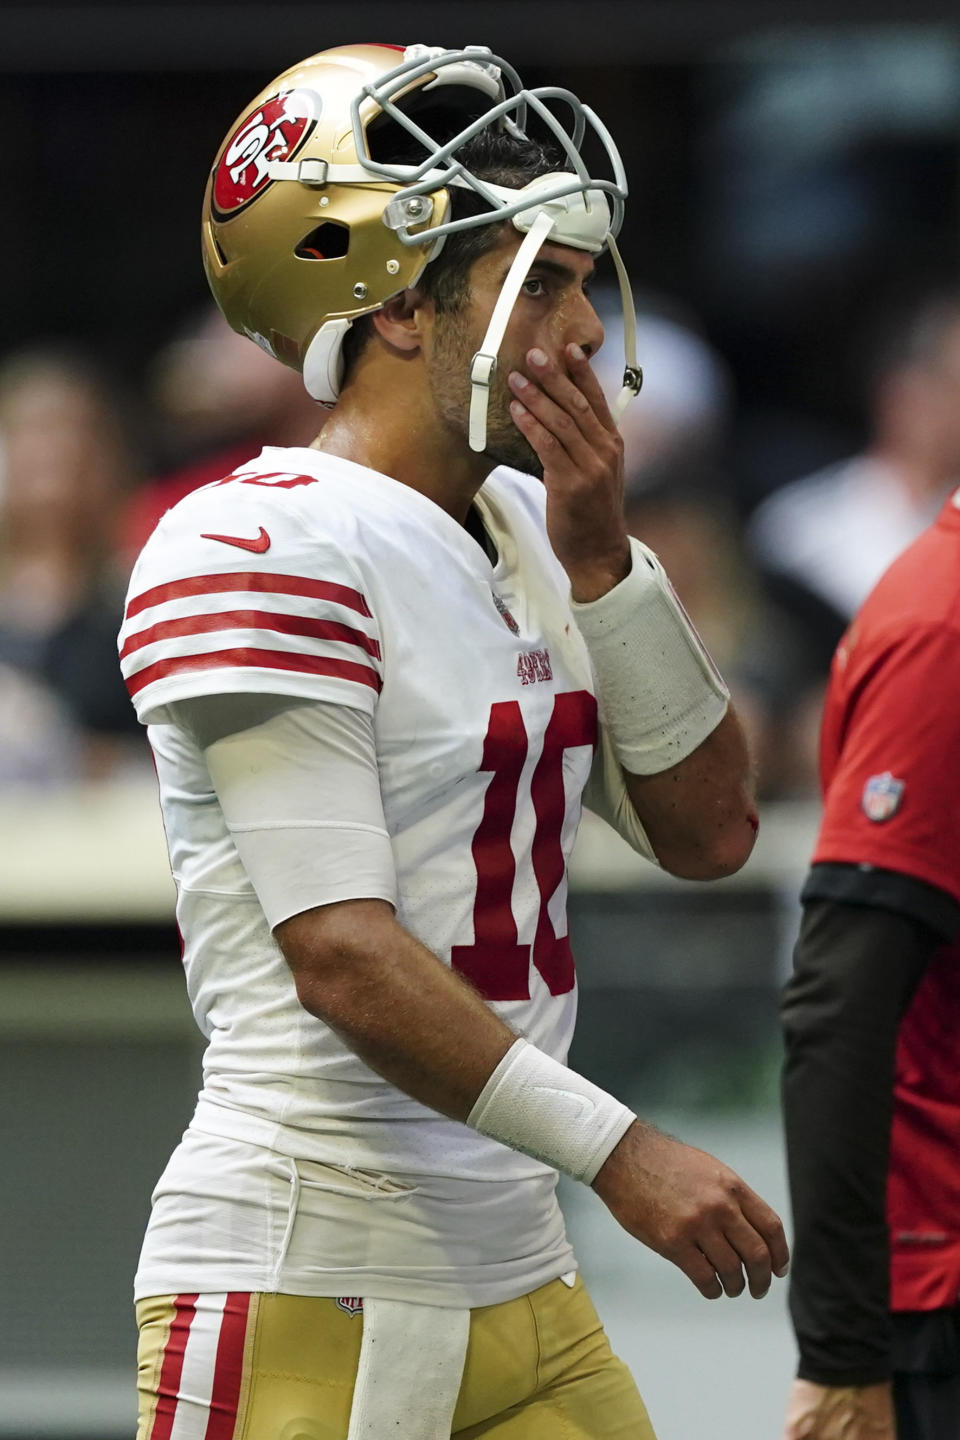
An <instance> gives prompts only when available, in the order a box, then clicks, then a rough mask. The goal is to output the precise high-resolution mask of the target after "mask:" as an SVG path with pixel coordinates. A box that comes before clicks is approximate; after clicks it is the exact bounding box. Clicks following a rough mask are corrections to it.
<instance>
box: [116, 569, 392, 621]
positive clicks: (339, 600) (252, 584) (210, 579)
mask: <svg viewBox="0 0 960 1440" xmlns="http://www.w3.org/2000/svg"><path fill="white" fill-rule="evenodd" d="M233 590H248V591H253V592H255V593H257V594H266V595H305V596H307V598H308V599H311V600H332V601H333V602H334V604H336V605H346V606H347V607H348V609H350V610H356V611H357V613H358V614H359V615H366V616H367V618H368V619H372V615H371V611H370V607H369V605H368V604H367V602H366V599H365V597H364V596H363V595H361V593H360V591H359V590H352V589H351V588H350V586H349V585H337V584H334V583H333V582H332V581H330V580H308V579H307V578H306V577H305V576H303V575H265V574H261V573H259V572H255V571H230V572H228V573H226V574H223V575H189V576H187V578H186V579H184V580H171V581H169V582H168V584H166V585H154V586H153V588H152V589H151V590H144V591H143V592H142V594H140V595H135V596H134V597H133V599H132V600H130V601H129V603H128V605H127V619H128V620H129V619H130V617H131V616H132V615H139V614H140V612H141V611H142V610H149V609H150V607H151V606H152V605H164V604H166V602H167V601H168V600H184V599H188V598H189V597H191V596H194V595H220V594H226V593H228V592H229V591H233Z"/></svg>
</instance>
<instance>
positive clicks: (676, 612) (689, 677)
mask: <svg viewBox="0 0 960 1440" xmlns="http://www.w3.org/2000/svg"><path fill="white" fill-rule="evenodd" d="M630 550H631V553H632V559H633V564H632V567H631V569H630V573H629V574H628V575H627V576H626V578H625V579H623V580H621V581H620V583H619V585H615V586H614V587H613V589H612V590H609V591H608V592H607V594H606V595H602V596H601V597H600V599H599V600H592V601H590V602H589V603H588V604H579V603H577V602H576V601H571V608H572V610H573V615H574V619H575V620H576V622H577V627H578V629H579V630H580V633H581V635H582V636H583V638H584V640H585V641H586V642H587V649H588V650H589V652H590V661H591V664H592V665H593V671H594V675H595V677H596V682H597V700H598V701H599V705H600V718H601V720H602V721H603V723H604V725H605V726H606V728H607V729H608V730H609V732H610V739H611V741H612V743H613V748H614V751H615V752H616V755H617V758H618V759H619V761H620V763H621V765H622V766H623V767H624V769H625V770H629V771H630V773H631V774H633V775H656V774H658V773H659V772H660V771H662V770H669V769H670V767H671V766H673V765H677V764H679V763H680V761H682V760H685V759H686V758H687V756H688V755H690V754H692V753H693V751H694V750H696V748H697V746H698V745H700V744H702V743H703V741H704V740H705V739H706V738H707V736H708V735H709V734H710V733H711V732H712V731H713V730H715V729H716V727H717V726H718V725H719V724H720V721H721V720H722V719H723V717H724V715H725V714H726V712H727V705H728V703H729V700H730V692H729V691H728V690H727V687H726V685H724V683H723V680H722V679H721V677H720V674H719V672H718V671H717V668H716V666H715V665H714V663H713V661H712V660H711V659H710V656H709V655H708V654H707V652H706V650H705V649H704V648H703V643H702V641H701V639H700V637H699V635H698V634H697V632H696V631H695V630H694V628H693V626H692V625H691V623H690V620H689V618H688V617H687V614H686V611H685V610H684V608H683V606H682V605H681V604H680V601H679V600H678V599H677V596H676V595H675V593H674V590H673V586H672V585H671V584H670V581H669V580H668V578H667V576H666V573H665V572H664V569H663V566H662V565H661V564H660V562H659V560H658V559H657V557H656V555H654V553H653V551H652V550H648V549H647V547H646V546H645V545H642V544H641V543H640V541H639V540H636V539H633V538H631V540H630Z"/></svg>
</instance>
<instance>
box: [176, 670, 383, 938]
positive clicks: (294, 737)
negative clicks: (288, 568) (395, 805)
mask: <svg viewBox="0 0 960 1440" xmlns="http://www.w3.org/2000/svg"><path fill="white" fill-rule="evenodd" d="M171 710H173V711H174V712H175V719H176V721H177V723H179V724H181V725H183V726H184V727H185V728H187V729H188V730H189V731H190V732H191V733H192V734H193V735H194V737H195V739H196V740H197V743H198V744H199V745H200V747H201V749H202V751H203V757H204V760H205V762H206V765H207V768H208V770H209V772H210V780H211V783H212V786H213V789H214V791H215V792H216V795H217V799H218V800H219V802H220V807H221V809H222V811H223V815H224V819H225V820H226V824H227V828H228V829H229V831H230V835H231V837H232V839H233V842H234V844H235V845H236V847H237V852H238V854H239V856H240V860H241V862H242V864H243V867H244V869H245V870H246V872H247V875H248V876H249V878H250V883H251V884H252V885H253V888H254V889H255V890H256V892H257V897H258V899H259V901H260V904H261V906H262V907H263V912H264V914H265V915H266V917H267V920H268V922H269V924H270V926H271V928H273V927H274V926H275V925H279V924H280V922H281V921H282V920H288V919H289V918H290V917H291V915H298V914H300V913H301V912H302V911H304V910H312V909H313V908H314V907H315V906H317V905H331V904H333V903H335V902H336V901H339V900H366V899H379V900H386V901H388V902H389V903H390V904H391V905H394V906H395V905H396V900H397V882H396V873H395V869H394V863H393V851H392V849H391V845H390V837H389V835H388V833H387V827H386V822H385V820H384V815H383V802H382V800H381V796H380V780H379V772H378V769H377V754H376V746H375V742H374V733H373V718H372V716H370V715H367V714H366V713H364V712H363V711H361V710H354V709H351V708H349V707H348V706H345V705H339V704H333V703H330V702H327V701H310V702H308V703H306V704H303V703H301V702H299V701H294V702H293V704H291V702H290V700H289V699H282V700H278V699H277V698H276V697H273V696H268V695H248V696H236V695H228V696H209V697H206V696H205V697H202V698H198V699H192V700H181V701H178V702H176V704H175V705H173V706H171Z"/></svg>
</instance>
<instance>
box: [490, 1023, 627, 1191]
mask: <svg viewBox="0 0 960 1440" xmlns="http://www.w3.org/2000/svg"><path fill="white" fill-rule="evenodd" d="M636 1118H637V1117H636V1116H635V1115H634V1113H633V1111H632V1110H628V1109H627V1107H626V1105H621V1103H620V1101H619V1100H615V1099H614V1097H613V1096H612V1095H608V1094H607V1092H606V1090H601V1089H600V1087H599V1085H593V1084H591V1082H590V1081H589V1080H585V1079H584V1077H583V1076H582V1075H578V1074H577V1072H576V1071H575V1070H571V1069H569V1068H568V1066H566V1065H561V1064H560V1062H559V1060H553V1059H551V1057H550V1056H549V1055H546V1054H544V1052H543V1051H542V1050H538V1049H537V1048H536V1046H535V1045H531V1044H529V1042H528V1041H526V1040H522V1039H521V1040H517V1042H516V1043H515V1044H514V1045H511V1046H510V1049H509V1050H508V1051H507V1053H506V1055H504V1057H503V1059H502V1060H501V1061H500V1064H499V1065H498V1066H497V1068H496V1069H495V1070H494V1072H493V1074H492V1075H491V1076H490V1079H489V1080H488V1081H487V1083H486V1085H484V1087H483V1089H482V1090H481V1092H480V1094H479V1095H478V1096H477V1101H476V1104H475V1105H474V1107H473V1109H472V1110H471V1111H470V1114H469V1115H468V1116H467V1124H468V1125H471V1126H472V1127H473V1129H474V1130H478V1131H479V1132H480V1134H481V1135H489V1136H490V1138H491V1139H493V1140H499V1141H500V1143H501V1145H509V1146H510V1148H511V1150H520V1151H521V1152H522V1153H523V1154H524V1155H532V1156H533V1158H534V1159H535V1160H542V1161H543V1162H544V1164H546V1165H552V1166H553V1168H554V1169H555V1170H562V1171H563V1172H564V1174H565V1175H571V1176H572V1177H573V1179H574V1180H583V1181H584V1182H585V1183H586V1184H587V1185H589V1184H590V1182H591V1181H592V1180H593V1178H594V1176H595V1175H596V1173H597V1171H598V1170H599V1169H600V1166H601V1165H602V1164H603V1162H604V1160H606V1158H607V1156H608V1155H609V1154H610V1152H611V1150H612V1149H613V1148H614V1146H615V1145H617V1144H618V1143H619V1142H620V1140H621V1139H622V1138H623V1136H624V1135H625V1134H626V1132H627V1130H629V1128H630V1126H631V1125H632V1124H633V1122H634V1120H635V1119H636Z"/></svg>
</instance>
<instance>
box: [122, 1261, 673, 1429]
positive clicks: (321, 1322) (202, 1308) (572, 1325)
mask: <svg viewBox="0 0 960 1440" xmlns="http://www.w3.org/2000/svg"><path fill="white" fill-rule="evenodd" d="M357 1303H358V1302H350V1301H338V1300H332V1299H329V1300H328V1299H320V1298H316V1297H304V1296H296V1295H246V1294H230V1295H179V1296H171V1295H163V1296H155V1297H153V1298H151V1299H148V1300H141V1301H140V1302H139V1304H138V1305H137V1321H138V1324H139V1326H140V1348H139V1379H138V1385H139V1392H140V1426H139V1429H138V1431H137V1440H346V1435H347V1430H348V1426H349V1422H350V1407H351V1403H352V1399H353V1390H354V1381H355V1378H356V1372H357V1362H358V1359H359V1355H360V1341H361V1337H362V1332H363V1317H362V1312H361V1311H360V1310H359V1309H358V1308H357ZM423 1383H424V1385H425V1386H428V1385H429V1384H430V1376H429V1373H425V1374H424V1375H423ZM452 1434H453V1435H455V1436H456V1437H457V1440H479V1437H481V1436H483V1437H489V1440H655V1436H654V1432H653V1429H652V1427H651V1425H650V1421H649V1419H648V1418H647V1412H646V1409H645V1408H644V1404H643V1401H642V1400H641V1398H640V1395H639V1394H638V1392H637V1388H636V1385H635V1384H634V1381H633V1378H632V1376H631V1375H630V1372H629V1371H628V1369H627V1367H626V1366H625V1365H624V1364H623V1363H622V1361H620V1360H618V1359H617V1358H616V1356H615V1355H614V1354H613V1352H612V1351H611V1349H610V1345H609V1342H608V1340H607V1337H606V1335H605V1333H604V1331H603V1327H602V1326H601V1324H600V1321H599V1319H598V1318H597V1312H596V1311H595V1309H594V1308H593V1303H592V1301H591V1300H590V1297H589V1295H588V1294H587V1290H586V1287H585V1286H584V1285H583V1282H582V1281H581V1280H580V1278H579V1276H578V1277H577V1280H576V1283H575V1285H574V1286H573V1288H569V1287H568V1286H566V1285H565V1284H564V1283H563V1282H562V1281H561V1280H553V1281H551V1282H550V1283H549V1284H548V1285H543V1286H541V1288H540V1289H538V1290H534V1291H533V1292H532V1293H531V1294H530V1295H524V1296H521V1297H520V1298H519V1299H517V1300H508V1301H506V1302H505V1303H503V1304H501V1305H488V1306H485V1307H483V1308H481V1309H477V1310H474V1311H472V1313H471V1316H470V1335H469V1342H468V1345H467V1355H466V1362H465V1365H464V1370H463V1378H462V1380H461V1384H460V1391H459V1395H458V1398H457V1405H456V1410H455V1412H454V1417H453V1429H452Z"/></svg>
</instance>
